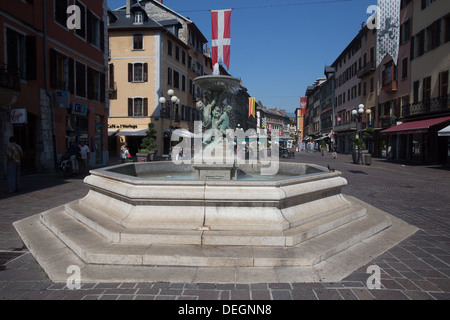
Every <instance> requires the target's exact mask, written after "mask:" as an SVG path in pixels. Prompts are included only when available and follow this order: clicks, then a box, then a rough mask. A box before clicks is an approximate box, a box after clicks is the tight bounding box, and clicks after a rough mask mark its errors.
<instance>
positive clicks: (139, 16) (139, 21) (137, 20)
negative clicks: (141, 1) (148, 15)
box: [134, 11, 144, 24]
mask: <svg viewBox="0 0 450 320" xmlns="http://www.w3.org/2000/svg"><path fill="white" fill-rule="evenodd" d="M143 22H144V19H143V14H142V11H136V12H135V13H134V24H142V23H143Z"/></svg>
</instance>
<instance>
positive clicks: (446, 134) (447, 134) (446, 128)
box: [438, 126, 450, 137]
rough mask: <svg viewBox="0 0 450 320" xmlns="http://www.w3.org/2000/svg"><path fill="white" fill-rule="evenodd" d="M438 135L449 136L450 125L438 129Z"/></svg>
mask: <svg viewBox="0 0 450 320" xmlns="http://www.w3.org/2000/svg"><path fill="white" fill-rule="evenodd" d="M438 136H439V137H450V126H447V127H445V128H444V129H442V130H439V131H438Z"/></svg>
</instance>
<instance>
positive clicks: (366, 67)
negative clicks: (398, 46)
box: [356, 61, 376, 78]
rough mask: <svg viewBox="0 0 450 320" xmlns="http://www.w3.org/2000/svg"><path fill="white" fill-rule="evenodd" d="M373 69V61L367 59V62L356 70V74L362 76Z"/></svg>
mask: <svg viewBox="0 0 450 320" xmlns="http://www.w3.org/2000/svg"><path fill="white" fill-rule="evenodd" d="M375 70H376V67H375V61H369V63H366V64H365V65H364V66H363V67H361V69H359V70H358V73H357V74H356V75H357V77H358V78H362V77H364V76H365V75H367V74H369V73H370V72H372V71H375Z"/></svg>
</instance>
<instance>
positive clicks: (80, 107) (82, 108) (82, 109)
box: [72, 103, 88, 116]
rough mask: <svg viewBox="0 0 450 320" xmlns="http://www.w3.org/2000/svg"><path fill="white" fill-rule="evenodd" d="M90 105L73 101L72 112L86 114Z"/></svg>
mask: <svg viewBox="0 0 450 320" xmlns="http://www.w3.org/2000/svg"><path fill="white" fill-rule="evenodd" d="M87 110H88V107H87V105H85V104H81V103H73V104H72V114H76V115H80V116H85V115H86V114H87Z"/></svg>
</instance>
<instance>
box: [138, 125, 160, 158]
mask: <svg viewBox="0 0 450 320" xmlns="http://www.w3.org/2000/svg"><path fill="white" fill-rule="evenodd" d="M157 148H158V145H157V144H156V130H155V125H154V124H153V123H151V122H150V123H149V124H148V130H147V135H146V136H145V138H144V139H142V142H141V149H139V150H138V152H137V153H136V157H137V161H138V162H141V161H143V159H144V161H153V160H154V157H155V155H156V153H157V152H158V150H157Z"/></svg>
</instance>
